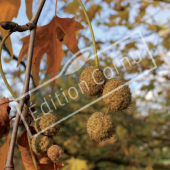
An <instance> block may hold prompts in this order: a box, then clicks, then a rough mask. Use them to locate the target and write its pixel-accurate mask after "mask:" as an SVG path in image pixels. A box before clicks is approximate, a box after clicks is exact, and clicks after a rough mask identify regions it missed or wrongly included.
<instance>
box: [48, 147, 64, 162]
mask: <svg viewBox="0 0 170 170" xmlns="http://www.w3.org/2000/svg"><path fill="white" fill-rule="evenodd" d="M63 153H64V152H63V150H62V148H61V147H60V146H58V145H52V146H51V147H50V148H49V149H48V151H47V155H48V157H49V158H50V159H51V160H52V161H53V162H55V163H57V162H59V160H60V158H61V157H62V155H63Z"/></svg>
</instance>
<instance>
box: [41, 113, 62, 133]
mask: <svg viewBox="0 0 170 170" xmlns="http://www.w3.org/2000/svg"><path fill="white" fill-rule="evenodd" d="M57 120H58V119H57V116H56V115H54V114H52V113H48V114H43V116H42V117H41V119H40V121H39V127H40V129H41V130H43V129H46V128H49V129H47V130H46V131H44V132H43V134H44V135H47V136H54V135H56V134H57V133H58V132H59V130H60V126H59V124H57V125H54V126H52V127H50V126H51V125H53V124H54V123H56V122H57Z"/></svg>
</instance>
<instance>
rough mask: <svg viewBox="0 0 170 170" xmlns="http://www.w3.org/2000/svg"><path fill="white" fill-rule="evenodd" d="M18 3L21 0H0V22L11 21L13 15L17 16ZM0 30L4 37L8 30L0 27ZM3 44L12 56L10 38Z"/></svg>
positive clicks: (19, 3)
mask: <svg viewBox="0 0 170 170" xmlns="http://www.w3.org/2000/svg"><path fill="white" fill-rule="evenodd" d="M20 5H21V0H0V11H1V14H0V22H3V21H12V19H13V18H14V17H17V15H18V11H19V8H20ZM0 32H1V35H2V37H5V36H6V34H7V32H8V31H6V30H4V29H3V28H1V27H0ZM5 44H6V45H7V47H8V49H9V51H10V54H11V56H13V50H12V43H11V39H10V38H8V39H7V40H6V43H5Z"/></svg>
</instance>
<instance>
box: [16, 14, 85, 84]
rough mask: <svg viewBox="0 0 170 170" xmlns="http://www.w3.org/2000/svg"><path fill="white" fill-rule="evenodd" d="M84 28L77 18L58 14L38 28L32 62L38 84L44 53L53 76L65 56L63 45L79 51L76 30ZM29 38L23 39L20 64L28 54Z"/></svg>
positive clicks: (48, 68) (19, 58)
mask: <svg viewBox="0 0 170 170" xmlns="http://www.w3.org/2000/svg"><path fill="white" fill-rule="evenodd" d="M83 28H84V27H83V25H82V24H80V23H79V22H77V21H75V18H59V17H58V16H54V17H53V19H52V20H51V22H50V23H49V24H48V25H45V26H41V27H38V28H37V31H36V38H35V45H34V54H33V62H32V74H33V78H34V81H35V84H36V85H38V82H39V70H40V62H41V60H42V58H43V56H44V54H47V62H46V64H47V73H48V74H50V77H51V78H53V77H55V76H56V75H57V73H58V70H59V68H60V65H61V61H62V58H63V57H64V56H65V53H64V51H63V49H62V45H63V44H65V45H66V46H67V48H68V49H69V50H70V51H71V52H72V53H76V52H78V51H79V48H78V45H77V43H78V41H77V39H76V31H78V30H80V29H83ZM29 38H30V37H29V36H27V37H24V38H22V39H21V41H22V42H23V47H22V49H21V51H20V54H19V57H18V65H19V64H20V62H21V60H22V59H23V58H24V56H25V55H26V54H27V51H28V45H29ZM54 84H55V82H53V84H52V85H53V87H54Z"/></svg>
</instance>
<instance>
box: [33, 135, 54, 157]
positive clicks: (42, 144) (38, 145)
mask: <svg viewBox="0 0 170 170" xmlns="http://www.w3.org/2000/svg"><path fill="white" fill-rule="evenodd" d="M52 144H53V140H52V139H51V138H49V137H47V136H43V135H36V136H34V137H33V139H32V141H31V147H32V150H33V151H34V152H35V153H36V154H37V155H44V154H46V152H47V150H48V148H49V147H50V146H52Z"/></svg>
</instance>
